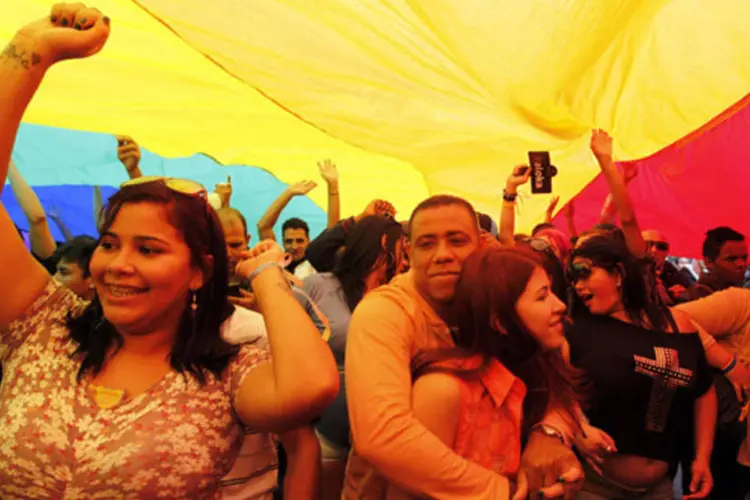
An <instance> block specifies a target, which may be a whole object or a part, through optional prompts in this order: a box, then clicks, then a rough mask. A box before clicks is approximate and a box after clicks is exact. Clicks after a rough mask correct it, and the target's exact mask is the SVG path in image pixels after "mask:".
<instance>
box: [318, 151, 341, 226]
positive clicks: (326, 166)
mask: <svg viewBox="0 0 750 500" xmlns="http://www.w3.org/2000/svg"><path fill="white" fill-rule="evenodd" d="M318 168H319V169H320V176H321V177H322V178H323V180H324V181H325V183H326V185H327V186H328V224H327V225H326V227H327V228H329V229H330V228H332V227H333V226H335V225H336V223H337V222H338V221H339V219H340V218H341V198H340V197H339V171H338V170H337V169H336V164H335V163H333V162H332V161H331V160H323V161H321V162H318Z"/></svg>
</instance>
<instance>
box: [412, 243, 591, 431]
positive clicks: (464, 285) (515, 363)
mask: <svg viewBox="0 0 750 500" xmlns="http://www.w3.org/2000/svg"><path fill="white" fill-rule="evenodd" d="M526 252H528V250H519V249H497V248H489V249H482V250H478V251H476V252H474V253H473V254H472V255H471V256H469V258H468V259H466V261H465V262H464V265H463V270H462V271H461V277H460V279H459V280H458V284H457V285H456V294H455V297H454V301H453V306H454V313H455V316H456V318H457V324H456V326H457V327H458V328H457V330H456V331H455V333H454V342H455V346H456V347H455V348H453V349H438V350H433V351H428V352H424V353H421V354H419V355H418V356H417V358H416V359H415V361H414V362H413V366H412V373H413V376H414V378H415V379H416V378H417V377H419V376H421V375H423V374H425V373H430V372H447V373H452V374H454V375H456V376H459V377H462V378H473V377H476V376H477V375H479V374H480V373H481V371H482V370H484V369H485V368H486V367H487V365H488V364H489V362H490V360H491V359H493V358H494V359H497V360H498V361H500V362H501V363H502V364H503V365H504V366H505V367H506V368H508V369H509V370H510V371H511V372H512V373H513V374H514V375H516V376H517V377H519V378H520V379H521V380H522V381H523V382H524V383H525V384H526V386H527V388H528V392H527V396H526V399H525V400H524V413H523V414H524V431H525V432H528V430H529V429H530V428H531V427H532V426H533V425H534V424H536V423H537V422H539V421H541V419H542V417H543V416H544V414H545V412H546V410H547V407H548V403H549V400H550V398H551V397H552V396H553V395H554V397H555V398H556V399H557V401H559V402H560V403H561V404H562V405H563V406H564V407H566V408H567V409H568V410H570V411H571V412H572V411H573V407H574V404H575V403H576V402H581V401H583V400H584V389H583V388H582V386H581V385H580V384H579V381H581V380H583V374H582V373H581V372H578V371H577V370H575V369H574V368H572V367H570V366H569V365H568V364H567V363H566V362H565V360H564V359H563V357H562V352H561V351H560V350H555V351H550V352H545V351H543V350H541V349H540V347H539V344H538V343H537V341H536V340H535V339H534V338H533V337H532V336H531V334H530V333H529V332H528V330H527V329H526V327H525V326H524V324H523V322H522V321H521V318H520V317H519V316H518V313H517V312H516V303H517V302H518V299H519V298H520V297H521V295H522V294H523V293H524V291H525V290H526V286H527V285H528V283H529V280H530V279H531V276H532V274H533V273H534V271H535V270H536V269H539V268H541V265H540V264H539V262H537V261H535V260H534V259H532V258H531V257H529V255H528V254H527V253H526ZM500 329H502V330H500ZM475 356H479V357H481V359H482V360H483V363H482V364H481V366H479V367H478V368H475V369H470V370H460V369H455V368H451V367H446V365H445V363H444V362H445V361H449V360H455V359H462V358H464V359H465V358H473V357H475Z"/></svg>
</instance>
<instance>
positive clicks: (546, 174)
mask: <svg viewBox="0 0 750 500" xmlns="http://www.w3.org/2000/svg"><path fill="white" fill-rule="evenodd" d="M529 166H530V167H531V192H532V193H534V194H548V193H551V192H552V177H554V176H555V175H557V168H555V166H554V165H552V163H551V161H550V156H549V151H529Z"/></svg>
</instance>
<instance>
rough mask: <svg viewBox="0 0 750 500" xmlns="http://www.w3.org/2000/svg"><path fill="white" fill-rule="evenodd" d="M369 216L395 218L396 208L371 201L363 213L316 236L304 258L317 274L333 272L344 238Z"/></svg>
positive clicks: (308, 246)
mask: <svg viewBox="0 0 750 500" xmlns="http://www.w3.org/2000/svg"><path fill="white" fill-rule="evenodd" d="M370 215H382V216H384V217H392V218H395V217H396V208H395V207H394V206H393V205H392V204H391V203H390V202H388V201H385V200H372V201H371V202H370V203H368V204H367V206H366V207H365V209H364V211H363V212H362V213H361V214H359V215H357V216H356V217H348V218H346V219H344V220H342V221H339V222H337V223H336V224H334V225H333V227H329V228H328V229H326V230H324V231H323V232H322V233H320V234H319V235H318V237H317V238H315V239H314V240H313V241H311V242H310V244H309V245H307V249H306V250H305V257H306V258H307V260H309V261H310V264H312V265H313V267H314V268H315V269H316V270H317V271H318V272H319V273H325V272H329V271H332V270H333V266H334V264H335V262H336V252H338V250H339V248H341V247H342V246H344V243H345V242H346V237H347V236H348V235H349V231H350V230H351V228H352V227H354V225H355V224H356V223H357V222H358V221H360V220H362V219H364V218H365V217H367V216H370Z"/></svg>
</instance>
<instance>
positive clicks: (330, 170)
mask: <svg viewBox="0 0 750 500" xmlns="http://www.w3.org/2000/svg"><path fill="white" fill-rule="evenodd" d="M318 169H319V170H320V176H321V177H322V178H323V180H324V181H325V182H326V184H328V185H329V186H330V185H331V184H336V183H338V181H339V171H338V170H337V168H336V164H335V163H333V162H332V161H331V160H323V161H319V162H318Z"/></svg>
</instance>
